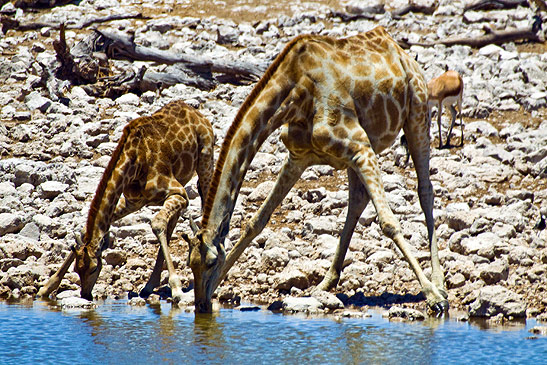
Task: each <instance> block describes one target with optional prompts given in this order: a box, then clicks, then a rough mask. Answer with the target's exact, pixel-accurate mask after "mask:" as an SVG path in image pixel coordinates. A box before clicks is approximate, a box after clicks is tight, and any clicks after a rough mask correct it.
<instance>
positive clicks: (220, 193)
mask: <svg viewBox="0 0 547 365" xmlns="http://www.w3.org/2000/svg"><path fill="white" fill-rule="evenodd" d="M302 38H304V37H297V38H295V39H294V40H293V41H292V42H290V43H289V44H288V45H287V46H286V47H285V49H284V50H283V51H282V52H281V53H280V54H279V56H278V57H277V58H276V59H275V60H274V62H273V63H272V65H271V66H270V67H269V68H268V69H267V70H266V72H265V74H264V76H263V77H262V79H261V80H260V81H259V82H258V84H257V85H256V86H255V87H254V88H253V90H252V91H251V94H250V95H249V96H248V97H247V99H246V100H245V102H244V103H243V105H242V106H241V108H240V109H239V112H238V113H237V115H236V117H235V119H234V122H233V123H232V125H231V126H230V128H229V129H228V132H227V134H226V137H225V139H224V142H223V145H222V148H221V151H220V154H219V158H218V160H217V164H216V167H215V172H214V174H213V180H212V183H211V187H210V190H209V193H208V195H207V199H206V202H205V207H204V210H203V219H202V226H203V228H204V230H205V232H206V234H210V235H212V237H211V238H212V242H213V243H214V244H215V245H216V244H217V243H221V242H222V241H223V240H224V237H225V236H226V234H227V232H228V228H229V225H230V219H231V216H232V213H233V209H234V205H235V201H236V199H237V196H238V194H239V190H240V188H241V185H242V183H243V179H244V177H245V174H246V173H247V169H248V168H249V165H250V164H251V161H252V160H253V158H254V156H255V155H256V152H257V151H258V149H259V148H260V146H261V145H262V143H263V142H264V140H265V139H266V138H267V137H268V136H269V135H270V134H271V133H272V132H274V131H275V130H276V129H277V128H279V127H280V126H281V125H282V123H283V122H284V121H283V118H272V116H274V114H275V113H276V112H277V111H278V109H279V107H280V106H281V104H282V103H283V101H284V100H285V98H286V97H287V95H288V94H289V92H290V91H291V88H292V87H293V86H294V82H292V81H291V78H290V77H289V76H288V75H286V74H285V73H284V72H275V71H277V70H278V69H279V68H280V67H282V66H283V63H284V62H285V63H286V62H290V61H287V60H285V56H286V55H287V53H288V52H289V51H290V50H291V49H292V48H293V47H294V45H295V44H296V43H297V42H298V41H299V40H300V39H302Z"/></svg>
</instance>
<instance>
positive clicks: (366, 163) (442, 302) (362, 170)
mask: <svg viewBox="0 0 547 365" xmlns="http://www.w3.org/2000/svg"><path fill="white" fill-rule="evenodd" d="M409 143H410V141H409ZM353 156H355V157H354V158H353V159H352V161H353V163H354V165H353V168H354V169H355V171H356V172H357V174H358V176H359V178H360V179H361V181H362V183H363V185H364V186H365V187H366V189H367V192H368V194H369V196H370V199H371V200H372V202H373V204H374V207H375V208H376V212H377V213H378V219H379V221H380V227H381V229H382V232H383V233H384V234H385V235H386V236H387V237H389V238H391V239H392V240H393V241H394V242H395V244H396V245H397V247H398V248H399V250H400V251H401V253H402V254H403V256H404V258H405V260H406V261H407V262H408V263H409V265H410V267H411V268H412V270H413V271H414V273H415V274H416V277H417V278H418V281H419V282H420V286H421V287H422V292H423V293H424V295H425V297H426V300H427V304H428V306H429V307H430V308H432V309H433V310H435V311H444V308H447V307H448V302H447V300H446V293H445V292H442V291H441V290H440V289H439V288H437V286H435V285H433V283H431V281H429V279H427V277H426V276H425V274H424V272H423V270H422V269H421V267H420V265H419V263H418V260H417V259H416V258H415V257H414V255H413V254H412V252H411V249H410V246H409V244H408V243H407V242H406V240H405V238H404V236H403V234H402V231H401V226H400V224H399V221H398V220H397V219H396V217H395V215H394V214H393V212H392V211H391V208H390V207H389V204H388V201H387V197H386V195H385V192H384V189H383V185H382V179H381V175H380V169H379V167H378V161H377V158H376V155H375V154H374V151H373V150H372V148H371V147H370V145H368V146H367V145H364V147H362V148H361V150H360V151H354V154H353ZM435 254H436V251H435Z"/></svg>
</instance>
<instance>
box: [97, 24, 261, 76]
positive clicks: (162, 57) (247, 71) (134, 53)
mask: <svg viewBox="0 0 547 365" xmlns="http://www.w3.org/2000/svg"><path fill="white" fill-rule="evenodd" d="M95 32H97V33H98V34H100V35H101V37H102V38H103V39H102V42H101V43H102V44H103V45H104V47H103V49H102V51H104V52H105V53H106V55H107V56H108V58H111V59H126V60H134V61H152V62H157V63H161V64H168V65H172V64H177V63H181V64H183V65H184V66H185V67H187V68H188V69H189V70H191V71H193V72H196V73H198V74H204V73H205V74H211V73H221V74H225V75H230V76H232V82H239V81H241V80H257V79H259V78H260V77H261V76H262V74H263V73H264V71H265V70H266V65H262V64H259V65H255V64H250V63H247V62H240V61H230V62H228V61H224V60H210V59H205V58H203V57H199V56H192V55H188V54H174V53H172V52H168V51H162V50H158V49H154V48H148V47H143V46H139V45H137V44H135V42H134V39H133V38H130V37H125V36H121V35H115V34H112V33H107V32H101V31H98V30H95Z"/></svg>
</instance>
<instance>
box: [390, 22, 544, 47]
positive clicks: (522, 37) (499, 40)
mask: <svg viewBox="0 0 547 365" xmlns="http://www.w3.org/2000/svg"><path fill="white" fill-rule="evenodd" d="M484 32H485V35H483V36H481V37H474V38H468V37H452V38H447V39H439V40H437V41H434V42H430V43H421V42H410V41H407V40H401V41H400V42H399V43H400V44H401V45H402V46H403V48H408V47H409V46H422V47H433V46H435V45H437V44H444V45H445V46H454V45H464V46H471V47H474V48H481V47H484V46H486V45H489V44H503V43H508V42H515V41H529V42H544V41H545V39H544V36H543V34H541V32H540V29H537V27H536V26H535V25H534V26H532V27H530V28H526V29H509V30H503V31H496V30H493V29H491V28H489V27H485V28H484Z"/></svg>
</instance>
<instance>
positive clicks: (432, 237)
mask: <svg viewBox="0 0 547 365" xmlns="http://www.w3.org/2000/svg"><path fill="white" fill-rule="evenodd" d="M425 133H426V132H425V131H424V134H425ZM405 134H406V135H407V138H408V148H409V150H410V155H411V156H412V161H413V162H414V168H415V169H416V175H417V178H418V197H419V200H420V206H421V207H422V211H423V212H424V215H425V220H426V226H427V233H428V241H429V251H430V254H431V269H432V273H431V279H432V281H433V284H434V285H435V286H436V288H437V289H438V290H439V292H440V293H441V294H442V295H443V297H445V298H446V297H447V293H446V289H445V286H444V274H443V271H442V269H441V265H440V261H439V254H438V246H437V235H436V233H435V221H434V217H433V203H434V194H433V185H432V184H431V178H430V175H429V154H430V149H429V143H427V142H425V143H424V142H423V141H424V139H423V138H419V137H420V136H419V135H417V134H415V133H412V131H411V130H410V128H405ZM425 141H427V140H425ZM447 305H448V303H446V306H447Z"/></svg>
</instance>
